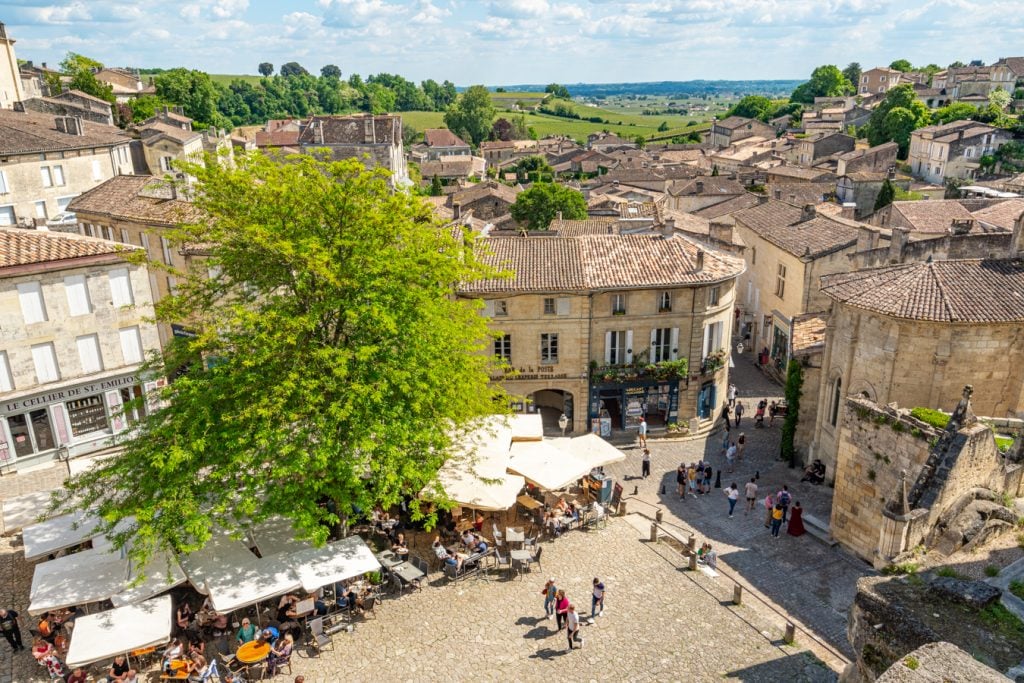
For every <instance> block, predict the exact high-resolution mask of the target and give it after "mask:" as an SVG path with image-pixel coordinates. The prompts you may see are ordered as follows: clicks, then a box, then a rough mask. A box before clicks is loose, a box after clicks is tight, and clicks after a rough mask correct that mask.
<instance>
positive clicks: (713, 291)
mask: <svg viewBox="0 0 1024 683" xmlns="http://www.w3.org/2000/svg"><path fill="white" fill-rule="evenodd" d="M719 296H721V287H710V288H709V289H708V307H709V308H710V307H711V306H717V305H718V298H719Z"/></svg>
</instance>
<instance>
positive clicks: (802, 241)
mask: <svg viewBox="0 0 1024 683" xmlns="http://www.w3.org/2000/svg"><path fill="white" fill-rule="evenodd" d="M733 217H734V218H735V219H736V221H737V222H738V223H742V224H743V225H745V226H747V227H748V228H749V229H750V230H752V231H754V232H755V233H756V234H757V235H759V236H760V237H761V238H762V239H764V240H766V241H768V242H771V243H772V244H774V245H775V246H777V247H779V248H780V249H782V250H784V251H787V252H789V253H790V254H793V255H794V256H799V257H803V258H814V257H817V256H824V255H826V254H830V253H832V252H834V251H838V250H840V249H843V248H844V247H848V246H851V245H853V244H856V242H857V235H858V233H859V228H858V227H857V224H856V223H853V222H851V221H844V220H841V219H839V218H836V217H832V216H823V215H821V214H818V213H815V214H814V217H813V218H809V219H806V220H805V219H804V209H801V208H799V207H796V206H793V205H792V204H787V203H786V202H781V201H774V200H769V201H767V202H765V203H763V204H758V205H757V206H753V207H751V208H749V209H743V210H741V211H737V212H736V213H734V214H733Z"/></svg>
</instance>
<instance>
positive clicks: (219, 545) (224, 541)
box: [178, 529, 257, 594]
mask: <svg viewBox="0 0 1024 683" xmlns="http://www.w3.org/2000/svg"><path fill="white" fill-rule="evenodd" d="M256 559H257V558H256V556H255V555H253V554H252V552H251V551H250V550H249V548H247V547H246V545H245V544H244V543H242V542H241V541H236V540H235V539H233V538H231V537H230V536H229V535H228V534H227V533H226V532H224V531H221V530H219V529H217V530H214V532H213V535H212V536H211V537H210V540H209V541H207V542H206V545H204V546H203V547H202V548H200V549H199V550H197V551H195V552H194V553H189V554H188V555H181V556H179V557H178V561H179V562H180V563H181V568H182V569H183V570H184V571H185V576H187V577H188V580H189V582H190V583H191V584H192V586H193V587H194V588H195V589H196V590H197V591H199V592H200V593H203V594H206V593H209V592H210V591H209V589H208V588H207V577H209V576H210V575H215V574H221V573H223V572H224V571H225V570H230V569H231V568H232V567H244V566H246V565H248V564H250V563H251V562H254V561H255V560H256Z"/></svg>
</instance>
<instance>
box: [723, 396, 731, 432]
mask: <svg viewBox="0 0 1024 683" xmlns="http://www.w3.org/2000/svg"><path fill="white" fill-rule="evenodd" d="M722 419H723V420H725V431H729V430H730V429H732V422H730V421H729V404H728V403H726V404H724V405H723V406H722Z"/></svg>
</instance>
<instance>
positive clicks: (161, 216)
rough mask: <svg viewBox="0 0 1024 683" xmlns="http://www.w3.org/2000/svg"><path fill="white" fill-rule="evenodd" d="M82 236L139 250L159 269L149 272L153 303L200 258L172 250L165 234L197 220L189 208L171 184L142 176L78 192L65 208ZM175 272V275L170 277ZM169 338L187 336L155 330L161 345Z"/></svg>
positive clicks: (177, 330) (166, 328) (179, 329)
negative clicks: (76, 220)
mask: <svg viewBox="0 0 1024 683" xmlns="http://www.w3.org/2000/svg"><path fill="white" fill-rule="evenodd" d="M70 208H71V210H72V211H74V212H75V213H76V214H77V215H78V221H79V226H80V229H81V231H82V233H83V234H85V235H89V236H94V237H99V238H103V239H105V240H107V241H109V242H115V243H120V244H122V245H132V246H135V247H141V248H142V249H143V250H144V251H145V252H146V255H147V256H148V257H149V259H150V260H151V261H155V262H157V263H159V264H161V266H162V267H166V268H165V269H162V270H161V271H160V272H156V270H155V269H154V270H153V271H151V272H150V273H149V280H150V285H149V286H150V291H151V292H152V294H153V301H154V302H157V301H160V299H162V298H163V297H165V296H167V294H168V293H170V292H173V291H174V289H175V287H177V283H178V277H179V275H181V274H182V273H185V272H187V271H189V270H190V269H192V268H196V267H202V266H201V257H199V256H198V255H196V254H193V253H190V252H186V251H184V250H182V249H178V248H176V247H175V246H174V245H173V244H172V243H171V241H170V240H169V239H168V238H167V232H168V231H169V230H171V229H173V228H175V227H177V226H178V225H179V224H180V223H182V222H187V221H193V220H197V219H198V218H200V214H199V212H198V210H197V209H196V208H195V206H194V205H193V204H192V203H191V202H189V201H186V200H185V199H184V198H181V197H179V196H178V192H177V189H176V187H175V185H173V184H171V183H167V182H165V181H163V180H161V179H160V178H155V177H153V176H148V175H137V176H118V177H116V178H111V179H110V180H108V181H107V182H105V183H103V184H102V185H100V186H98V187H96V188H94V189H92V190H90V191H88V192H85V193H83V194H82V195H81V196H79V197H77V198H76V199H75V201H74V202H73V203H72V205H71V207H70ZM176 273H177V274H176ZM175 334H187V331H186V330H185V329H184V327H183V326H181V325H163V324H161V325H160V326H159V338H160V344H161V346H163V345H165V344H167V342H168V341H169V340H170V338H171V337H172V336H173V335H175Z"/></svg>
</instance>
